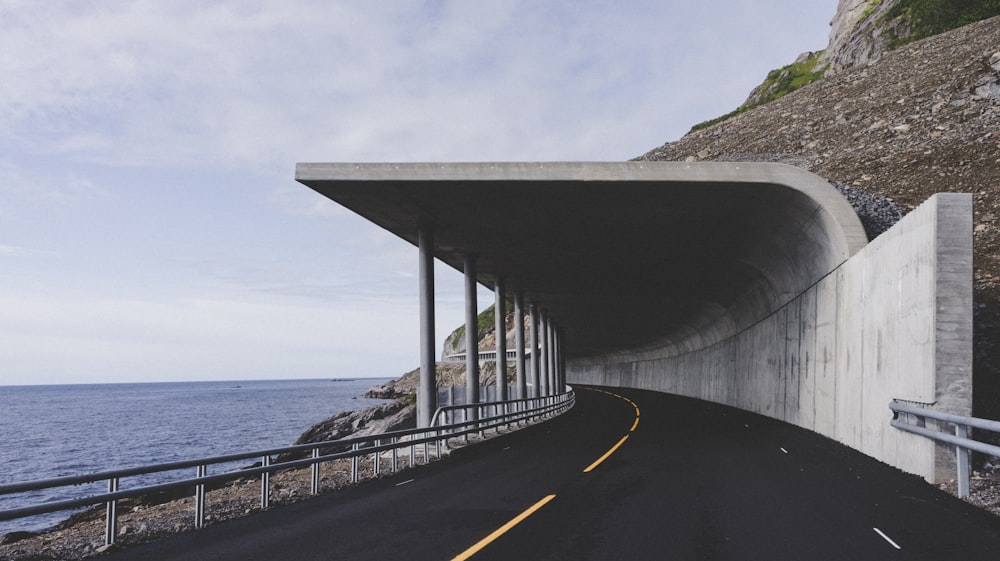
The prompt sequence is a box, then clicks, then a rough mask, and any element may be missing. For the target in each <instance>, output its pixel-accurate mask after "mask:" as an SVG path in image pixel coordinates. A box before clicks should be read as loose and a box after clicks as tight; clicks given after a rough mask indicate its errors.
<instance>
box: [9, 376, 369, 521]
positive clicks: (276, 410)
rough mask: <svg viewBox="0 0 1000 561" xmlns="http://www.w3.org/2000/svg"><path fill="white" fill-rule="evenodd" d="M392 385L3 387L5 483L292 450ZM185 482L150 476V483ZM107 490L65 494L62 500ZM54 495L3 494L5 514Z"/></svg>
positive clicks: (317, 382) (55, 516)
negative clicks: (326, 422)
mask: <svg viewBox="0 0 1000 561" xmlns="http://www.w3.org/2000/svg"><path fill="white" fill-rule="evenodd" d="M384 381H385V379H371V378H369V379H361V380H354V381H335V382H334V381H330V380H281V381H249V382H177V383H158V384H101V385H66V386H0V485H2V484H6V483H15V482H22V481H30V480H35V479H46V478H51V477H59V476H64V475H79V474H86V473H92V472H95V471H103V470H108V469H117V468H124V467H133V466H141V465H147V464H153V463H161V462H169V461H176V460H184V459H193V458H201V457H206V456H218V455H223V454H232V453H237V452H247V451H254V450H262V449H266V448H276V447H281V446H288V445H291V444H292V443H293V442H294V441H295V439H296V438H298V437H299V436H300V435H301V434H302V433H303V432H305V430H306V429H307V428H309V427H310V426H312V425H313V424H315V423H317V422H319V421H322V420H323V419H326V418H327V417H330V416H331V415H334V414H336V413H339V412H342V411H347V410H353V409H361V408H364V407H369V406H371V405H376V404H378V403H384V401H382V400H375V399H367V398H364V397H362V394H364V392H365V391H367V390H368V389H369V388H371V387H372V386H374V385H376V384H379V383H382V382H384ZM245 463H252V462H245ZM210 473H217V472H216V471H210ZM181 475H183V476H184V477H193V476H194V473H193V472H192V473H191V474H181ZM178 477H180V476H179V475H177V474H173V475H170V474H165V475H156V476H148V479H145V480H143V481H142V482H141V483H142V484H152V483H159V482H163V481H168V480H173V479H177V478H178ZM132 481H134V480H130V479H124V480H123V481H122V489H127V488H130V487H134V486H137V484H136V483H132ZM106 486H107V483H100V484H95V485H94V486H80V487H71V488H68V489H67V488H64V489H62V490H59V492H60V493H62V495H61V496H60V498H72V497H77V496H86V495H92V494H96V493H100V492H103V491H105V490H106ZM52 497H53V495H52V493H51V492H49V491H39V492H33V493H30V494H26V495H0V510H6V509H9V508H15V507H18V506H23V505H26V504H36V503H39V502H45V501H47V500H53V499H52ZM69 514H70V513H69V512H61V513H55V514H52V515H46V516H39V517H34V518H31V519H25V520H21V521H13V522H0V535H2V534H4V533H7V532H10V531H13V530H39V529H42V528H45V527H48V526H51V525H52V524H54V523H56V522H59V521H60V520H63V519H65V518H66V516H68V515H69Z"/></svg>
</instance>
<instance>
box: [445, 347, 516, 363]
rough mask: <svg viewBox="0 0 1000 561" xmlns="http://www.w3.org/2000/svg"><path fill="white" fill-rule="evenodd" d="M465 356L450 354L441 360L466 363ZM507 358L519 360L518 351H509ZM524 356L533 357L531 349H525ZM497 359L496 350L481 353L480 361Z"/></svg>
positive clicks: (463, 354) (462, 354) (506, 354)
mask: <svg viewBox="0 0 1000 561" xmlns="http://www.w3.org/2000/svg"><path fill="white" fill-rule="evenodd" d="M465 355H466V353H453V354H450V355H444V358H443V359H442V360H441V362H456V363H457V362H465ZM505 356H506V357H507V358H508V359H509V360H514V359H516V358H517V349H513V350H508V351H507V352H506V353H505ZM524 356H525V357H530V356H531V349H524ZM496 359H497V352H496V350H495V349H494V350H492V351H479V360H480V362H485V361H488V360H496Z"/></svg>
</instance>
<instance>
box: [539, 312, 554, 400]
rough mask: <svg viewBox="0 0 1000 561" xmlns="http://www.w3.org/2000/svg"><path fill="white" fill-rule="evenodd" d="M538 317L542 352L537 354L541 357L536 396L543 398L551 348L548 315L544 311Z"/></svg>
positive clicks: (547, 384) (547, 380) (546, 385)
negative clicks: (539, 382) (539, 319)
mask: <svg viewBox="0 0 1000 561" xmlns="http://www.w3.org/2000/svg"><path fill="white" fill-rule="evenodd" d="M539 317H540V318H541V323H540V324H539V327H538V335H539V336H540V338H541V344H542V351H541V352H540V353H539V354H540V355H541V357H540V361H541V373H540V376H539V378H540V380H541V384H540V385H539V386H538V395H539V396H540V397H545V396H547V395H549V350H550V349H551V348H552V347H551V343H550V342H549V314H548V312H546V311H545V310H542V313H541V314H539Z"/></svg>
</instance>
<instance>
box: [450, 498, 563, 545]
mask: <svg viewBox="0 0 1000 561" xmlns="http://www.w3.org/2000/svg"><path fill="white" fill-rule="evenodd" d="M554 498H556V496H555V495H549V496H547V497H545V498H544V499H542V500H540V501H538V502H537V503H535V504H534V505H532V506H531V507H529V508H528V510H526V511H524V512H522V513H521V514H518V515H517V516H516V517H514V518H513V519H512V520H511V521H510V522H508V523H506V524H504V525H503V526H501V527H500V528H498V529H497V530H496V531H495V532H493V533H492V534H490V535H488V536H486V537H485V538H483V539H481V540H479V542H478V543H476V545H474V546H472V547H470V548H469V549H466V550H465V551H463V552H462V553H460V554H458V555H457V556H455V557H454V558H453V559H452V560H451V561H465V560H466V559H468V558H470V557H472V556H473V555H475V554H477V553H479V552H480V551H481V550H482V549H483V548H484V547H486V546H488V545H490V544H491V543H493V542H494V541H496V539H497V538H499V537H500V536H502V535H504V534H506V533H507V532H508V531H509V530H510V529H511V528H513V527H514V526H517V525H518V524H520V523H521V522H523V521H524V519H525V518H527V517H529V516H531V515H532V514H534V513H535V511H536V510H538V509H540V508H542V507H543V506H545V505H546V504H548V503H549V501H551V500H552V499H554Z"/></svg>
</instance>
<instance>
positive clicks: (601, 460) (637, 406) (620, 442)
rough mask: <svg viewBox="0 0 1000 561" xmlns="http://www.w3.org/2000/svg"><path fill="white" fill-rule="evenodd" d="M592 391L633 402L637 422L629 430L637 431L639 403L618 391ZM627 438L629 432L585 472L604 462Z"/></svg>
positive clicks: (584, 471)
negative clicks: (617, 392)
mask: <svg viewBox="0 0 1000 561" xmlns="http://www.w3.org/2000/svg"><path fill="white" fill-rule="evenodd" d="M592 391H598V392H601V393H606V394H608V395H610V396H613V397H617V398H618V399H623V400H625V401H627V402H629V403H630V404H632V407H633V408H634V409H635V422H633V423H632V428H630V429H629V430H628V432H630V433H632V432H635V429H636V427H638V426H639V405H638V404H637V403H636V402H634V401H632V400H631V399H629V398H627V397H625V396H623V395H618V394H616V393H612V392H609V391H604V390H592ZM626 440H628V435H627V434H626V435H625V436H623V437H622V439H621V440H619V441H618V444H615V445H614V446H612V447H611V449H610V450H608V451H607V452H605V453H604V455H603V456H601V457H600V458H598V459H597V461H595V462H594V463H592V464H590V465H589V466H588V467H587V469H585V470H583V473H590V472H591V471H593V470H594V468H596V467H597V466H599V465H601V462H603V461H604V460H606V459H608V456H610V455H611V454H614V453H615V450H617V449H618V448H619V447H621V445H622V444H625V441H626Z"/></svg>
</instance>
